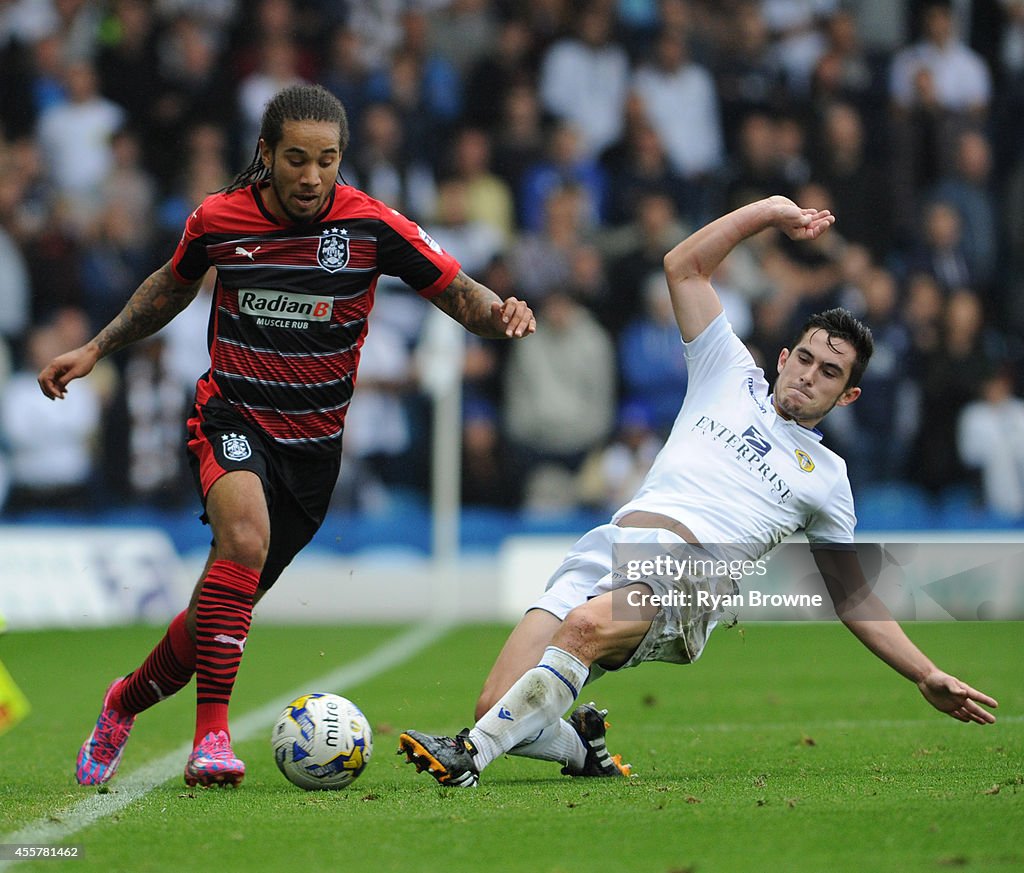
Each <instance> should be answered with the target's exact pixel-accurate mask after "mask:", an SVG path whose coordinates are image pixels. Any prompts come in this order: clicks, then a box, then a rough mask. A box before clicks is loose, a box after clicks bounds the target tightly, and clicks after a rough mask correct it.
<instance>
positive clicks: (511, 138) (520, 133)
mask: <svg viewBox="0 0 1024 873" xmlns="http://www.w3.org/2000/svg"><path fill="white" fill-rule="evenodd" d="M541 115H542V113H541V108H540V102H539V100H538V98H537V92H536V91H535V90H534V88H533V87H532V86H531V85H528V84H522V85H515V86H514V87H511V88H510V89H509V91H508V93H507V94H506V95H505V99H504V100H503V101H502V104H501V122H500V124H499V126H498V128H497V130H496V131H495V136H494V172H495V173H497V174H498V175H499V176H501V178H503V179H504V180H505V181H506V182H508V184H509V187H510V188H511V189H512V194H513V196H514V197H515V198H516V214H517V215H518V216H522V214H523V203H522V202H521V200H520V196H521V191H522V179H523V175H524V174H525V172H526V170H527V168H528V167H531V166H533V165H534V164H535V163H538V162H539V161H541V160H542V159H543V157H544V149H545V144H546V143H545V140H546V137H545V132H544V127H543V124H542V120H541Z"/></svg>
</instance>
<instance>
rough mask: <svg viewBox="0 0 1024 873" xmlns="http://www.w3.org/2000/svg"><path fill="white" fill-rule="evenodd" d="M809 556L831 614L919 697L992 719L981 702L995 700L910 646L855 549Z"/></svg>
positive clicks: (956, 712) (963, 717)
mask: <svg viewBox="0 0 1024 873" xmlns="http://www.w3.org/2000/svg"><path fill="white" fill-rule="evenodd" d="M814 560H815V563H816V564H817V565H818V569H819V570H820V571H821V575H822V578H823V579H824V580H825V587H826V588H827V589H828V593H829V596H830V597H831V598H832V602H833V604H835V609H836V615H837V616H838V617H839V619H840V621H842V623H843V624H844V625H846V627H847V628H848V629H849V631H850V632H851V633H852V634H853V635H854V636H855V637H856V638H857V639H858V640H860V641H861V643H863V644H864V646H866V647H867V648H868V649H870V650H871V651H872V652H873V653H874V654H875V655H877V656H878V657H879V658H881V659H882V660H883V661H884V662H885V663H886V664H888V665H889V666H890V667H892V668H893V669H894V670H895V671H896V672H898V673H900V674H902V675H903V676H906V677H907V678H908V679H909V680H910V681H911V682H913V683H914V684H916V685H917V688H918V690H919V691H920V692H921V694H922V695H923V696H924V699H925V700H927V701H928V702H929V703H930V704H931V705H932V706H934V707H935V708H936V709H937V710H939V711H940V712H944V713H946V714H947V715H950V716H952V717H953V718H956V719H959V720H960V721H964V722H975V723H977V724H992V723H993V722H995V720H996V717H995V716H994V715H992V713H990V712H988V711H987V710H985V709H983V708H982V706H981V704H984V705H985V706H989V707H992V708H995V707H997V706H998V705H999V704H998V703H997V702H996V701H995V699H994V698H992V697H989V696H988V695H987V694H984V693H983V692H981V691H978V690H977V689H975V688H972V687H971V686H970V685H968V684H967V683H966V682H961V681H960V680H959V679H957V678H956V677H955V676H951V675H950V674H949V673H944V672H943V671H942V670H940V669H939V668H938V667H936V666H935V664H933V663H932V662H931V660H929V658H928V657H927V655H925V654H924V652H922V651H921V650H920V649H919V648H918V647H917V646H916V645H914V643H913V642H912V641H911V640H910V638H909V637H908V636H907V635H906V634H905V633H904V632H903V628H901V627H900V626H899V624H898V623H897V622H896V620H895V619H894V618H893V617H892V614H891V613H890V612H889V610H888V608H887V607H886V605H885V604H884V603H883V602H882V601H881V600H880V599H879V598H878V597H877V596H876V595H875V593H874V592H873V591H872V590H871V586H870V585H869V584H868V581H867V579H866V578H865V576H864V571H863V570H862V568H861V566H860V560H859V559H858V557H857V553H856V552H854V551H852V550H851V551H841V550H839V549H816V550H815V551H814Z"/></svg>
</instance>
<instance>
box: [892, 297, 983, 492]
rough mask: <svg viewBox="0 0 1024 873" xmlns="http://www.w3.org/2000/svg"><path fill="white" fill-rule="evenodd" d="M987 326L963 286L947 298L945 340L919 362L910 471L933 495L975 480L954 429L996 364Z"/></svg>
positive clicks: (977, 304)
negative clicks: (916, 419) (918, 400)
mask: <svg viewBox="0 0 1024 873" xmlns="http://www.w3.org/2000/svg"><path fill="white" fill-rule="evenodd" d="M983 328H984V310H983V307H982V304H981V301H980V300H979V299H978V296H977V295H976V294H974V293H973V292H972V291H969V290H966V289H959V290H957V291H955V292H954V293H953V294H952V295H950V297H949V300H948V302H947V303H946V306H945V310H944V313H943V319H942V332H941V342H940V343H939V344H938V345H936V346H935V347H934V348H933V349H931V350H930V351H928V352H925V353H924V354H922V355H920V356H919V357H918V359H917V360H916V362H915V363H916V369H917V372H916V374H915V375H916V377H917V381H918V384H919V385H920V391H921V413H920V420H919V424H918V432H917V437H916V439H915V441H914V445H913V448H912V450H911V459H912V461H911V464H910V469H909V471H908V472H909V476H910V478H911V480H912V481H914V482H916V483H918V484H919V485H921V486H922V487H923V488H924V489H925V490H926V491H928V493H929V494H931V495H932V496H933V497H934V498H939V497H940V496H941V495H942V493H943V492H944V491H945V490H947V489H950V488H955V487H958V486H959V487H963V486H966V485H969V484H970V482H971V476H970V474H969V472H968V470H967V468H966V467H965V466H964V465H963V463H962V462H961V460H960V454H959V452H958V451H957V443H956V428H957V421H958V420H959V418H960V413H961V411H962V410H963V409H964V407H965V406H967V404H968V403H970V402H971V401H972V400H974V399H975V398H976V397H977V396H978V392H979V390H980V388H981V385H982V383H983V382H984V380H985V379H986V378H987V377H988V376H989V374H990V373H991V371H992V369H993V361H992V359H991V357H990V355H989V353H988V351H987V349H986V347H985V338H984V333H983Z"/></svg>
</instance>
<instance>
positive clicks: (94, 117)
mask: <svg viewBox="0 0 1024 873" xmlns="http://www.w3.org/2000/svg"><path fill="white" fill-rule="evenodd" d="M65 82H66V84H67V89H68V101H67V103H63V104H59V105H57V106H53V107H52V108H50V109H48V110H46V111H45V112H43V114H42V115H41V116H40V118H39V143H40V145H41V147H42V150H43V154H44V156H45V161H46V164H47V166H48V168H49V172H50V173H51V174H52V177H53V180H54V182H55V184H56V185H57V188H58V190H59V191H60V195H61V198H62V201H63V204H64V207H65V209H66V210H67V213H68V218H69V220H70V221H71V222H72V223H73V224H74V225H75V226H76V227H78V228H80V230H81V232H85V231H86V230H87V229H88V226H89V223H90V222H91V221H92V220H93V219H94V218H95V217H96V215H97V214H98V213H99V211H100V208H101V206H102V188H103V183H104V181H105V179H106V177H107V174H108V173H109V172H110V170H111V168H112V166H113V162H114V156H113V150H112V148H111V140H112V137H113V135H114V133H115V132H116V131H117V130H118V129H119V128H120V127H121V126H122V124H124V121H125V114H124V110H123V109H122V108H121V107H120V106H118V105H117V104H116V103H113V102H112V101H110V100H107V99H106V98H105V97H103V96H102V95H101V94H100V93H99V90H98V85H99V83H98V81H97V78H96V71H95V69H94V68H93V66H92V65H91V64H90V63H88V62H86V61H78V62H75V63H72V64H70V65H68V67H67V73H66V77H65Z"/></svg>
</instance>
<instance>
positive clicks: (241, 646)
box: [213, 634, 246, 652]
mask: <svg viewBox="0 0 1024 873" xmlns="http://www.w3.org/2000/svg"><path fill="white" fill-rule="evenodd" d="M213 639H214V641H216V642H218V643H227V644H228V645H229V646H238V651H240V652H244V651H245V640H246V638H245V637H242V638H241V639H239V638H238V637H229V636H228V635H227V634H217V636H215V637H214V638H213Z"/></svg>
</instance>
